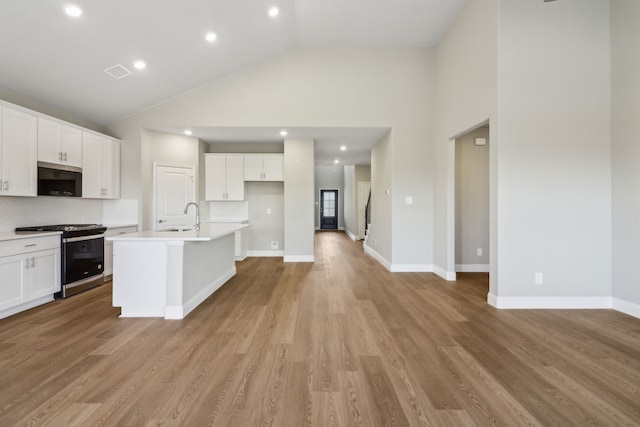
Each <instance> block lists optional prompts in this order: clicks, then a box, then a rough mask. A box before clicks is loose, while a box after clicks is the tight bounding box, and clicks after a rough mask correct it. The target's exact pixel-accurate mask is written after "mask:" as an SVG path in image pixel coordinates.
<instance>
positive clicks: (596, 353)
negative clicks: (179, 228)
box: [0, 231, 640, 427]
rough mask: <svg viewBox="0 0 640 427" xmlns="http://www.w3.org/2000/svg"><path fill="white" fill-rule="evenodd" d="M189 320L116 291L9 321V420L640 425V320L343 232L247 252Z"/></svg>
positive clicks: (4, 331) (1, 412)
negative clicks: (376, 252)
mask: <svg viewBox="0 0 640 427" xmlns="http://www.w3.org/2000/svg"><path fill="white" fill-rule="evenodd" d="M237 268H238V274H237V275H236V276H235V277H234V278H233V279H231V280H230V281H229V282H228V283H227V284H226V285H224V286H223V287H222V288H221V289H220V290H219V291H218V292H216V293H215V294H214V295H213V296H212V297H210V298H209V299H208V300H207V301H205V302H204V303H203V304H202V305H201V306H199V307H198V308H197V309H196V310H194V311H193V312H192V313H191V314H189V316H188V317H187V318H186V319H184V320H175V321H167V320H163V319H131V318H128V319H124V318H123V319H120V318H118V314H119V310H118V309H116V308H113V307H111V287H110V286H109V285H108V284H107V285H105V286H102V287H99V288H96V289H94V290H91V291H88V292H85V293H83V294H80V295H78V296H75V297H73V298H70V299H67V300H57V301H55V302H53V303H50V304H47V305H45V306H42V307H39V308H36V309H33V310H29V311H27V312H24V313H22V314H19V315H16V316H13V317H10V318H7V319H3V320H0V367H1V372H2V376H1V377H0V425H24V424H28V423H29V424H30V425H65V426H68V425H107V426H114V425H168V426H203V425H212V426H226V427H228V426H258V425H260V426H263V425H272V426H291V427H299V426H319V427H326V426H366V427H373V426H391V425H393V426H423V425H424V426H427V425H441V426H454V425H464V426H470V425H479V426H484V425H502V426H517V425H541V426H549V425H562V426H571V425H575V426H584V425H591V424H593V425H602V426H605V425H606V426H611V425H638V424H639V423H640V403H638V402H640V320H638V319H634V318H632V317H629V316H626V315H623V314H621V313H617V312H615V311H611V310H571V311H569V310H558V311H542V310H530V311H517V310H513V311H499V310H496V309H494V308H493V307H491V306H489V305H487V304H486V302H485V299H486V294H487V290H488V284H487V281H488V278H487V275H486V274H482V273H479V274H471V273H468V274H459V280H458V281H457V282H446V281H444V280H442V279H440V278H439V277H437V276H436V275H434V274H431V273H393V274H392V273H389V272H388V271H386V270H385V269H384V268H383V267H382V266H381V265H380V264H378V263H377V262H376V261H374V260H373V259H372V258H371V257H369V256H367V255H365V254H364V253H363V251H362V245H361V242H353V241H351V240H350V239H349V238H348V237H346V235H345V234H344V233H342V232H330V231H324V232H318V233H316V262H315V263H283V262H282V259H281V258H248V259H246V260H245V261H243V262H239V263H237Z"/></svg>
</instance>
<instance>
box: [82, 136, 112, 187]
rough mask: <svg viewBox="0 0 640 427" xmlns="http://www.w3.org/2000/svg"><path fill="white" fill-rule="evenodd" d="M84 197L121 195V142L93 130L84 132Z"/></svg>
mask: <svg viewBox="0 0 640 427" xmlns="http://www.w3.org/2000/svg"><path fill="white" fill-rule="evenodd" d="M82 197H83V198H90V199H117V198H119V197H120V143H119V142H118V141H115V140H113V139H111V138H107V137H105V136H102V135H99V134H95V133H92V132H86V131H83V132H82Z"/></svg>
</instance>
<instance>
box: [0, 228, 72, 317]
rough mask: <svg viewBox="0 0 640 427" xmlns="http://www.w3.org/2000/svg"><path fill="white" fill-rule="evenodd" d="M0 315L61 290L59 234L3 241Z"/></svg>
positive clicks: (44, 298) (46, 299) (24, 307)
mask: <svg viewBox="0 0 640 427" xmlns="http://www.w3.org/2000/svg"><path fill="white" fill-rule="evenodd" d="M0 277H2V286H0V319H1V318H4V317H7V316H10V315H12V314H15V313H18V312H20V311H23V310H26V309H28V308H32V307H35V306H37V305H40V304H43V303H45V302H48V301H51V300H53V294H54V293H56V292H58V291H60V236H59V235H58V234H56V235H53V236H47V237H31V238H25V239H16V240H8V241H2V242H0Z"/></svg>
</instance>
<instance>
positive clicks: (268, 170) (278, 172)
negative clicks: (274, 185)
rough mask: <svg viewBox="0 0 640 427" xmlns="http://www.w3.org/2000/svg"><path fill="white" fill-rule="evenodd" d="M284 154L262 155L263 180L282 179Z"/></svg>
mask: <svg viewBox="0 0 640 427" xmlns="http://www.w3.org/2000/svg"><path fill="white" fill-rule="evenodd" d="M283 166H284V156H283V155H281V154H276V155H272V156H264V175H262V176H263V180H264V181H284V170H283V169H284V167H283Z"/></svg>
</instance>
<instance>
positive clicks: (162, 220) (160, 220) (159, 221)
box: [158, 219, 167, 224]
mask: <svg viewBox="0 0 640 427" xmlns="http://www.w3.org/2000/svg"><path fill="white" fill-rule="evenodd" d="M163 222H167V220H166V219H159V220H158V223H160V224H162V223H163Z"/></svg>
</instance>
